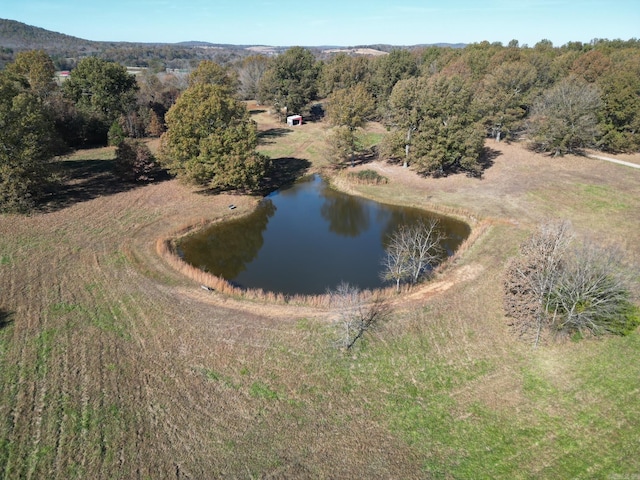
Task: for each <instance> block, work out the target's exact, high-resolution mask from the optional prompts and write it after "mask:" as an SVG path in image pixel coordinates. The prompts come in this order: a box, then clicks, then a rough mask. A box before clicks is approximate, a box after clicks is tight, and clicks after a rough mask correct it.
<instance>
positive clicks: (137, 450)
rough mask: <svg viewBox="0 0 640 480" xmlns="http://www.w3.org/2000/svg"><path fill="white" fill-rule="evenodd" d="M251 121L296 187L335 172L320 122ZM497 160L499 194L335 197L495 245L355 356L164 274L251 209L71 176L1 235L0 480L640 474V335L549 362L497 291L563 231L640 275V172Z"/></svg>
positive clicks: (470, 255) (90, 174)
mask: <svg viewBox="0 0 640 480" xmlns="http://www.w3.org/2000/svg"><path fill="white" fill-rule="evenodd" d="M254 118H255V119H256V120H257V121H258V122H259V126H260V129H261V131H263V132H266V133H264V134H263V135H262V137H261V146H260V149H261V150H262V151H264V152H265V153H267V154H268V155H270V156H271V157H272V158H274V159H279V160H278V162H277V164H278V165H279V166H280V167H282V168H286V166H287V165H288V164H289V163H295V164H296V165H306V166H307V167H306V171H316V170H322V169H323V168H324V167H325V166H326V165H327V161H326V156H325V154H324V152H326V142H325V138H326V133H327V126H326V125H325V124H324V123H322V122H318V123H312V122H311V123H307V124H305V125H302V126H300V127H294V128H290V127H286V126H285V125H282V124H278V123H277V122H275V121H273V120H272V119H271V118H270V117H269V116H268V115H267V114H266V112H262V113H256V114H254ZM381 133H382V132H381V129H380V128H379V126H376V125H371V126H370V133H369V136H370V138H372V139H376V138H379V135H381ZM487 147H488V148H489V149H490V159H491V160H490V165H489V166H488V168H487V170H486V171H485V172H484V176H483V178H482V179H474V178H468V177H466V176H464V175H455V176H450V177H447V178H440V179H433V178H426V179H425V178H421V177H418V176H417V175H415V174H414V173H412V172H411V171H410V170H406V169H402V168H401V167H399V166H396V165H390V164H387V163H385V162H381V161H377V162H373V163H371V164H368V165H361V166H358V167H357V168H358V169H362V168H371V169H375V170H376V171H378V172H379V173H380V174H382V175H385V176H386V177H387V178H389V182H388V183H387V184H386V185H380V186H375V187H374V186H359V185H351V184H349V183H348V181H347V180H346V179H345V177H344V176H343V175H338V176H337V178H335V179H334V183H335V184H336V185H339V186H340V187H341V188H344V189H346V190H349V191H351V192H353V193H357V194H361V195H365V196H368V197H371V198H376V199H379V200H381V201H384V202H393V203H399V204H404V205H415V206H422V207H425V208H432V209H436V210H439V211H443V212H455V213H456V214H457V215H460V216H463V217H464V218H466V219H467V220H468V221H469V222H470V223H471V224H472V225H473V226H474V228H476V229H477V230H479V231H481V232H482V233H481V235H479V236H478V238H477V240H476V241H475V242H474V243H473V245H471V246H469V248H468V249H466V250H465V252H464V253H463V254H462V255H461V256H460V257H459V258H458V259H457V260H456V261H455V262H454V264H453V265H451V266H449V267H448V268H447V269H446V270H445V271H443V272H442V274H441V275H440V276H439V277H438V278H436V279H435V282H436V284H437V285H438V288H421V289H416V290H414V291H412V292H410V293H409V294H408V295H407V296H406V297H401V298H398V299H397V300H395V301H394V313H393V316H392V318H391V319H390V320H389V321H388V322H387V323H386V324H385V325H384V326H383V327H382V328H381V329H380V330H378V331H377V332H376V333H375V334H374V335H372V336H370V337H369V338H368V339H367V340H366V341H365V342H363V343H362V344H361V345H360V346H359V347H358V348H357V349H356V350H355V351H353V352H351V353H350V354H349V355H345V354H343V353H341V352H339V351H337V350H335V348H334V347H333V340H334V332H333V329H332V324H331V319H330V317H329V314H328V312H325V311H322V310H317V309H311V308H303V307H287V306H282V305H278V306H273V305H265V304H262V303H260V302H258V301H243V300H241V299H235V298H226V297H223V296H221V295H219V294H217V293H211V292H206V291H204V290H202V289H201V288H200V285H198V284H196V283H194V282H192V281H191V280H189V279H187V278H184V277H182V276H180V275H179V274H178V273H176V272H175V271H174V270H173V269H172V268H171V267H169V266H168V265H166V264H165V263H164V262H163V261H162V260H161V259H160V257H159V256H158V254H157V253H156V240H157V239H158V238H160V237H164V236H167V235H170V234H171V233H172V232H175V231H177V230H179V229H181V228H184V227H186V226H188V225H192V224H197V223H199V222H202V221H203V220H204V221H209V220H213V219H217V218H223V217H225V216H230V215H237V214H242V213H244V212H248V211H250V210H251V209H252V208H253V207H254V206H255V203H256V201H257V199H256V198H252V197H248V196H240V195H234V194H223V195H215V196H213V195H205V194H202V193H199V192H197V191H195V190H194V189H193V188H190V187H188V186H184V185H181V184H180V183H178V182H176V181H175V180H169V181H163V182H159V183H156V184H151V185H147V186H141V187H135V188H131V187H128V186H126V185H122V184H121V183H120V182H119V181H118V180H117V179H116V178H115V177H113V175H112V173H111V162H112V160H111V159H112V158H113V150H112V149H101V150H98V151H84V152H81V153H79V154H76V155H74V156H72V157H70V158H68V159H64V160H63V168H62V171H64V172H66V175H67V185H68V186H67V187H66V188H65V190H64V192H63V193H64V195H61V196H60V198H56V199H52V204H51V208H50V209H49V211H48V212H47V213H37V214H34V215H32V216H28V217H22V216H10V215H9V216H2V217H0V471H1V472H2V474H3V476H4V477H5V478H33V479H35V478H52V479H54V478H59V479H72V478H83V479H84V478H95V479H100V478H127V479H129V478H150V479H157V478H171V479H200V478H247V479H249V478H296V479H297V478H403V479H404V478H406V479H410V478H442V479H467V478H472V479H476V478H504V479H515V478H536V479H537V478H548V479H558V478H585V479H590V478H610V479H615V478H625V479H627V478H636V477H638V475H640V455H638V454H639V453H640V401H639V395H640V362H638V361H637V360H638V358H639V357H640V336H639V334H638V333H635V334H633V335H630V336H628V337H612V338H602V339H588V340H584V341H580V342H571V341H566V342H562V343H557V344H552V345H546V346H543V347H540V348H538V349H536V350H532V349H531V348H530V347H529V346H528V345H524V344H522V343H520V342H519V341H518V340H517V339H516V338H514V337H513V336H512V335H511V333H510V331H509V327H508V325H507V324H508V319H506V318H505V317H504V313H503V309H502V275H503V271H504V266H505V263H506V261H507V260H508V259H509V258H510V257H511V256H513V255H514V254H515V253H516V252H517V248H518V245H519V243H520V242H521V241H522V240H523V239H525V238H526V237H527V235H529V234H530V233H531V232H532V231H533V230H534V229H535V227H536V226H537V225H538V224H539V223H540V222H543V221H547V220H552V219H568V220H570V221H571V222H572V225H573V227H574V229H575V230H576V232H577V233H578V235H580V236H584V237H589V238H593V239H595V240H597V241H599V242H602V243H603V244H607V243H613V244H617V245H619V246H620V247H621V248H623V249H624V250H625V252H626V253H627V254H628V255H629V258H630V259H631V261H632V263H633V264H634V265H635V267H638V266H639V265H640V242H638V239H639V238H638V232H640V215H639V214H638V212H640V194H639V193H638V192H640V171H638V170H634V169H631V168H627V167H623V166H620V165H614V164H610V163H606V162H602V161H599V160H595V159H589V158H583V157H575V156H568V157H564V158H551V157H547V156H543V155H536V154H533V153H531V152H529V151H527V150H526V149H525V148H523V146H521V145H517V144H516V145H509V144H504V143H501V144H496V143H494V142H492V141H489V142H488V143H487ZM231 203H233V204H235V205H237V209H235V210H233V211H232V210H229V208H228V205H229V204H231ZM274 274H277V273H274ZM636 293H638V292H636Z"/></svg>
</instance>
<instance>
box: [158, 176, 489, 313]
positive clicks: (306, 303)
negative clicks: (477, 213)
mask: <svg viewBox="0 0 640 480" xmlns="http://www.w3.org/2000/svg"><path fill="white" fill-rule="evenodd" d="M316 174H317V175H320V176H322V178H323V179H324V180H325V181H326V182H327V184H328V185H329V186H330V187H331V188H332V189H335V190H336V191H339V192H341V193H344V194H347V195H352V196H355V197H360V198H364V199H367V200H372V201H375V202H377V203H380V204H384V205H391V206H400V207H411V208H416V209H419V210H422V211H424V212H427V213H434V214H436V215H438V216H447V217H450V218H453V219H455V220H458V221H460V222H462V223H464V224H465V225H467V227H468V228H469V233H468V236H467V238H466V239H465V240H464V241H463V242H462V243H461V244H460V245H459V246H458V248H457V249H456V250H455V252H454V253H453V254H452V255H451V256H449V257H448V258H446V259H445V260H444V261H443V262H441V264H439V265H438V266H437V267H436V269H434V272H433V275H432V278H431V280H429V281H426V282H421V283H419V284H418V285H409V284H405V285H403V288H402V290H401V292H400V293H397V292H396V290H395V287H393V286H389V287H386V288H380V289H373V290H364V291H363V292H362V293H363V296H364V297H366V298H369V299H372V298H373V297H374V296H376V297H377V296H383V297H386V298H388V299H392V300H393V303H401V302H402V301H403V299H404V300H410V299H416V298H423V297H424V296H425V295H429V294H433V293H435V292H441V291H444V290H446V289H448V288H449V286H450V284H451V282H449V281H447V280H446V279H445V278H443V277H444V276H445V273H450V271H451V269H452V266H453V265H454V264H456V263H457V262H458V261H459V260H460V258H461V257H462V255H463V254H464V252H465V251H467V250H468V249H469V247H470V246H471V245H472V244H473V243H475V242H476V241H477V240H478V238H479V237H480V236H481V235H482V234H484V233H485V232H486V231H487V229H488V227H489V226H490V225H491V222H490V221H484V220H478V219H477V218H476V217H474V216H473V215H470V214H469V213H468V212H465V211H463V210H461V209H453V208H447V207H442V206H438V205H432V206H431V205H430V207H433V208H428V209H427V208H425V207H424V205H415V204H410V205H407V204H406V203H401V202H395V203H394V202H388V201H385V200H381V199H380V198H379V197H378V196H376V195H374V194H371V193H368V192H363V191H362V190H360V189H358V188H356V187H358V186H360V187H361V186H362V185H360V184H359V185H354V184H352V183H351V182H349V181H348V179H347V178H346V176H345V175H343V174H342V172H337V173H336V172H327V170H326V169H321V170H316V171H314V172H312V173H309V174H307V175H305V177H307V176H313V175H316ZM266 198H268V195H267V196H265V197H262V198H260V199H256V202H255V205H254V207H253V208H252V209H251V210H249V211H247V212H243V213H242V214H232V215H230V216H224V217H223V218H218V219H212V220H210V221H207V220H203V221H202V222H199V223H197V224H194V225H190V226H187V227H183V228H181V229H179V230H177V231H174V232H172V233H171V234H169V235H166V236H164V237H162V238H159V239H158V240H157V243H156V252H157V253H158V255H160V256H161V257H162V258H163V259H164V260H165V261H166V262H167V263H168V264H170V265H171V266H172V267H173V268H174V269H175V270H177V271H179V272H180V273H181V274H182V275H184V276H186V277H188V278H190V279H192V280H194V281H196V282H197V283H200V285H201V286H202V290H203V291H208V292H212V293H214V294H215V295H220V296H224V297H228V298H230V299H235V300H238V301H239V303H240V304H242V303H244V302H250V303H255V302H260V303H262V304H271V305H274V306H284V307H298V308H299V307H310V308H313V309H320V310H326V309H327V308H328V307H329V304H330V301H329V300H330V299H329V295H327V294H321V295H288V294H282V293H276V292H270V291H266V290H264V289H260V288H243V287H238V286H236V285H234V284H233V283H232V282H229V281H227V280H225V279H224V278H221V277H218V276H216V275H213V274H211V273H208V272H205V271H203V270H200V269H199V268H196V267H193V266H192V265H190V264H189V263H187V262H186V261H184V260H183V259H182V258H181V256H180V255H179V254H178V251H177V245H178V243H179V240H180V239H182V238H184V237H185V236H188V235H192V234H194V233H196V232H198V231H201V230H203V229H206V228H209V227H210V226H212V225H215V224H216V223H219V222H226V221H228V220H231V219H233V220H237V219H241V218H244V217H246V216H249V215H251V214H253V213H254V212H255V211H256V210H257V209H258V207H259V205H260V203H261V202H262V201H263V200H264V199H266ZM453 276H455V275H453ZM463 276H467V277H468V276H469V275H468V272H467V274H465V275H463ZM473 276H475V275H473Z"/></svg>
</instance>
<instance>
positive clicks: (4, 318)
mask: <svg viewBox="0 0 640 480" xmlns="http://www.w3.org/2000/svg"><path fill="white" fill-rule="evenodd" d="M12 317H13V315H12V314H11V313H9V312H5V311H3V310H0V330H2V329H4V328H7V327H8V326H9V325H11V324H12V323H13V318H12Z"/></svg>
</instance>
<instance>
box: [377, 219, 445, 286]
mask: <svg viewBox="0 0 640 480" xmlns="http://www.w3.org/2000/svg"><path fill="white" fill-rule="evenodd" d="M439 226H440V222H439V221H438V220H437V219H434V218H432V219H430V220H429V221H428V222H423V221H422V220H421V221H419V222H418V223H416V224H414V225H402V226H400V228H398V230H396V231H395V232H394V233H393V234H392V235H391V238H390V240H389V244H388V246H387V248H386V257H385V258H384V259H383V261H382V265H383V268H384V270H383V272H382V274H381V276H382V278H383V279H385V280H393V281H395V282H396V287H397V288H398V290H399V289H400V282H401V281H402V280H411V282H412V283H417V282H418V280H420V278H421V277H422V276H423V275H424V274H425V273H426V272H428V271H429V270H430V269H432V268H433V267H435V266H436V265H437V263H438V262H439V261H440V259H441V258H442V247H441V244H442V241H443V240H444V238H445V237H444V234H443V233H442V231H441V230H440V228H439Z"/></svg>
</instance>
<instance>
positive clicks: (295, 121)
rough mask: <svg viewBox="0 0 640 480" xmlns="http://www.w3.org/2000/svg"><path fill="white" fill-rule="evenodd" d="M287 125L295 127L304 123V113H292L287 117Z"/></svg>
mask: <svg viewBox="0 0 640 480" xmlns="http://www.w3.org/2000/svg"><path fill="white" fill-rule="evenodd" d="M287 125H289V126H290V127H295V126H296V125H302V115H290V116H288V117H287Z"/></svg>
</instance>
